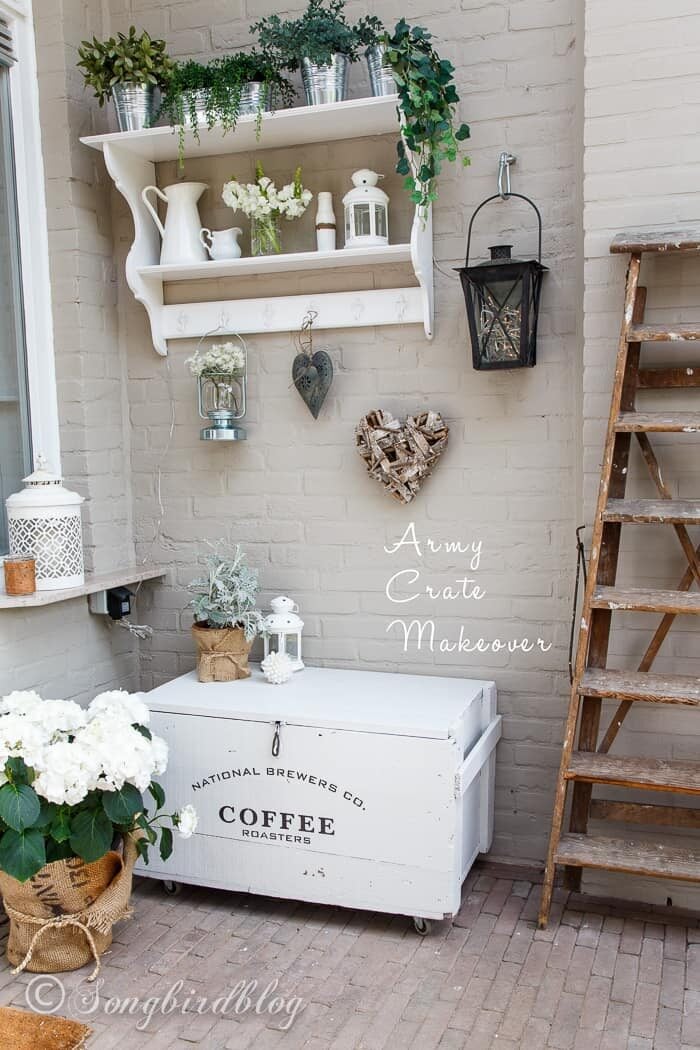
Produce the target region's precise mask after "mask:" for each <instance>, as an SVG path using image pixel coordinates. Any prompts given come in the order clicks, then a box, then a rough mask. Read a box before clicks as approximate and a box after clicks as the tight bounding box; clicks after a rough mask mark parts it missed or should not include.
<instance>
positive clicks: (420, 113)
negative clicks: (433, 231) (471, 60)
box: [382, 18, 469, 210]
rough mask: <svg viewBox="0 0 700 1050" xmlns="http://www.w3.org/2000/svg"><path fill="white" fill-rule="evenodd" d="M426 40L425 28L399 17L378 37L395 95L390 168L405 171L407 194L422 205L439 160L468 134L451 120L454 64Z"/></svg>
mask: <svg viewBox="0 0 700 1050" xmlns="http://www.w3.org/2000/svg"><path fill="white" fill-rule="evenodd" d="M431 41H432V36H431V34H430V33H429V32H428V31H427V29H424V28H423V27H422V26H409V25H408V23H407V22H406V20H405V19H403V18H402V19H401V21H400V22H397V24H396V27H395V28H394V31H393V33H386V34H385V36H384V37H383V40H382V43H383V45H384V47H385V56H386V61H387V62H388V63H389V65H390V66H391V69H392V72H393V77H394V82H395V84H396V90H397V92H398V96H399V104H398V105H399V114H400V118H401V138H400V140H399V142H398V144H397V151H398V157H399V159H398V163H397V165H396V170H397V172H398V173H399V175H404V176H405V177H406V178H405V182H404V186H405V188H406V189H407V190H408V191H409V193H410V195H411V200H412V201H413V202H414V203H415V204H416V205H418V207H419V208H421V209H423V210H424V209H425V208H426V207H427V206H428V205H429V204H431V203H432V202H433V201H434V200H436V199H437V186H436V180H437V177H438V175H439V174H440V172H441V170H442V166H443V164H444V163H445V161H456V160H458V159H459V158H460V146H459V144H460V142H462V141H464V140H465V139H468V138H469V127H468V125H467V124H460V123H458V122H457V115H456V106H457V103H458V102H459V95H458V94H457V89H456V88H455V85H454V66H453V65H452V63H451V62H450V61H449V60H448V59H446V58H440V56H439V54H438V53H437V51H436V50H435V48H434V47H433V44H432V42H431ZM461 162H462V164H464V165H467V164H469V158H468V157H466V156H462V157H461Z"/></svg>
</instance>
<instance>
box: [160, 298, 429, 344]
mask: <svg viewBox="0 0 700 1050" xmlns="http://www.w3.org/2000/svg"><path fill="white" fill-rule="evenodd" d="M424 308H425V298H424V293H423V290H422V289H421V288H419V287H414V288H381V289H372V290H370V291H360V292H318V293H313V292H312V293H310V294H306V295H280V296H271V297H261V298H259V299H227V300H224V301H218V302H212V303H186V304H179V305H170V306H164V307H162V309H161V311H160V317H161V327H162V331H163V335H164V337H165V339H192V338H198V337H200V336H203V335H208V334H210V333H211V332H212V331H216V332H217V334H226V333H233V332H239V333H241V334H243V335H249V334H252V333H255V332H289V331H296V330H297V329H298V328H299V327H300V326H301V322H302V319H303V318H304V316H305V314H306V313H308V311H309V310H314V311H315V312H316V314H317V315H318V316H317V318H316V320H315V322H314V324H315V327H316V328H318V329H319V330H320V329H333V328H367V327H374V326H376V325H386V324H424V323H425V313H424Z"/></svg>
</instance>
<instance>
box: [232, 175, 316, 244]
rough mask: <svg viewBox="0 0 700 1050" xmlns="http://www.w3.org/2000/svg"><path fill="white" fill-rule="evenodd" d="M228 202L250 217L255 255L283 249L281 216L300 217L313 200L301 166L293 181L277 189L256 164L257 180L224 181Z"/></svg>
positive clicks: (287, 217) (236, 209)
mask: <svg viewBox="0 0 700 1050" xmlns="http://www.w3.org/2000/svg"><path fill="white" fill-rule="evenodd" d="M221 196H222V198H223V201H224V203H225V204H227V205H228V206H229V208H233V210H234V211H242V212H243V214H244V215H247V216H248V218H249V219H250V220H251V244H252V252H253V255H268V254H275V253H278V252H280V251H281V250H282V249H281V244H280V238H279V219H280V218H281V217H283V218H285V219H299V218H301V216H302V215H303V214H304V212H305V211H306V209H307V208H308V206H309V204H310V203H311V201H312V199H313V194H312V192H311V190H307V189H304V187H303V185H302V182H301V168H297V169H296V171H295V172H294V180H293V181H292V182H288V183H287V184H286V185H285V186H282V188H281V189H277V187H276V186H275V184H274V182H273V181H272V179H270V178H268V176H267V175H266V174H265V172H264V171H263V169H262V165H261V164H260V163H257V164H256V165H255V182H247V183H244V182H238V181H237V180H236V179H231V180H230V181H229V182H225V183H224V188H223V192H222V194H221Z"/></svg>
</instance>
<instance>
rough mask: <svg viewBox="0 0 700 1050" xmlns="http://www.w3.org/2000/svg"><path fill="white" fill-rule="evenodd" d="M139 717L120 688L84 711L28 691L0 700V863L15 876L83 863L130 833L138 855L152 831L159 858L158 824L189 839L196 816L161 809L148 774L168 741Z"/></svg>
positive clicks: (140, 710)
mask: <svg viewBox="0 0 700 1050" xmlns="http://www.w3.org/2000/svg"><path fill="white" fill-rule="evenodd" d="M149 721H150V712H149V710H148V707H147V706H146V704H145V703H144V702H143V700H142V699H141V697H140V696H139V695H138V694H130V693H127V692H124V691H123V690H112V691H110V692H106V693H100V695H99V696H96V697H95V699H94V700H93V701H92V702H91V703H90V704H89V705H88V707H87V708H82V707H80V705H79V704H76V703H74V702H73V701H72V700H42V698H41V697H40V696H39V694H38V693H35V692H32V691H24V692H13V693H10V694H9V695H8V696H5V697H3V698H2V699H0V785H1V786H0V869H1V870H3V871H5V872H7V874H8V875H11V876H13V877H14V878H16V879H18V880H19V881H20V882H24V881H26V880H27V879H29V878H31V877H32V875H34V874H36V872H37V871H39V870H40V869H41V868H42V867H43V866H44V865H45V864H47V863H50V862H52V861H56V860H63V859H67V858H70V857H76V856H77V857H80V858H81V859H82V860H84V861H85V862H86V863H91V862H92V861H95V860H99V859H100V857H103V856H104V855H105V853H107V852H108V850H109V849H111V847H112V843H113V841H114V840H115V838H118V837H119V836H120V835H121V836H123V835H125V834H129V833H130V832H135V831H137V830H139V831H140V833H141V834H140V836H139V837H138V838H137V840H136V844H137V848H138V850H139V853H140V854H141V856H142V857H143V859H144V860H145V861H146V862H148V848H149V846H152V845H155V844H156V842H157V841H158V836H159V835H160V855H161V857H162V858H163V859H164V860H165V859H167V857H169V856H170V853H171V852H172V846H173V835H172V830H171V828H170V827H168V826H166V824H164V823H163V822H164V821H169V822H170V823H171V824H172V825H173V826H174V827H176V828H181V830H182V834H183V837H189V836H190V835H191V834H192V833H193V831H194V828H195V827H196V814H194V811H193V810H192V807H191V806H189V807H185V809H184V810H182V811H181V812H180V813H172V814H166V813H163V812H161V810H162V808H163V806H164V805H165V794H164V792H163V789H162V787H161V786H160V784H158V783H157V781H155V780H154V779H153V778H154V777H156V776H158V775H160V774H161V773H163V772H165V769H166V766H167V763H168V748H167V745H166V743H165V741H164V740H163V739H161V737H158V736H156V735H155V734H153V733H152V732H151V731H150V729H149V728H148V723H149ZM146 790H147V791H148V792H149V794H150V796H151V798H152V800H153V803H154V809H153V812H152V813H149V808H148V807H149V805H150V804H151V803H150V802H149V803H147V802H146V801H145V800H144V797H143V795H142V792H144V791H146Z"/></svg>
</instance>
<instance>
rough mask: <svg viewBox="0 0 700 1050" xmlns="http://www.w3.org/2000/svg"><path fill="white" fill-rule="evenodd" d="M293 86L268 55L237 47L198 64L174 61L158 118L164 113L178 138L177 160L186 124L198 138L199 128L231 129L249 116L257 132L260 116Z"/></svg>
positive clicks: (285, 100)
mask: <svg viewBox="0 0 700 1050" xmlns="http://www.w3.org/2000/svg"><path fill="white" fill-rule="evenodd" d="M293 99H294V89H293V88H292V85H291V84H290V83H289V81H288V80H287V79H286V78H285V77H284V76H283V75H282V73H281V72H280V68H279V65H278V64H277V62H276V61H275V59H274V57H271V56H269V55H267V54H264V53H263V52H260V51H256V50H252V51H238V52H236V53H235V54H233V55H224V56H221V57H218V58H214V59H212V61H211V62H207V63H206V64H202V63H201V62H196V61H194V60H190V61H187V62H176V63H175V64H174V67H173V69H172V71H171V73H170V75H169V77H168V82H167V84H166V87H165V91H164V93H163V101H162V103H161V107H160V110H159V111H158V114H157V115H158V116H159V117H160V116H161V115H164V116H165V117H166V119H167V120H168V122H169V123H170V125H171V127H173V128H177V129H178V134H179V137H180V163H181V164H182V157H183V152H184V143H185V128H186V126H187V125H189V126H190V127H191V128H192V131H193V133H194V135H195V138H196V139H197V140H199V128H200V127H208V128H213V127H214V126H216V125H218V126H220V127H221V129H222V131H223V132H228V131H233V129H234V128H235V127H236V123H237V121H238V118H239V117H241V116H246V115H250V114H255V115H256V117H257V121H258V129H257V130H258V133H259V132H260V127H261V121H262V117H263V114H264V113H265V112H269V111H270V110H272V109H273V108H274V107H275V106H277V105H282V106H288V105H291V103H292V101H293Z"/></svg>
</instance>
